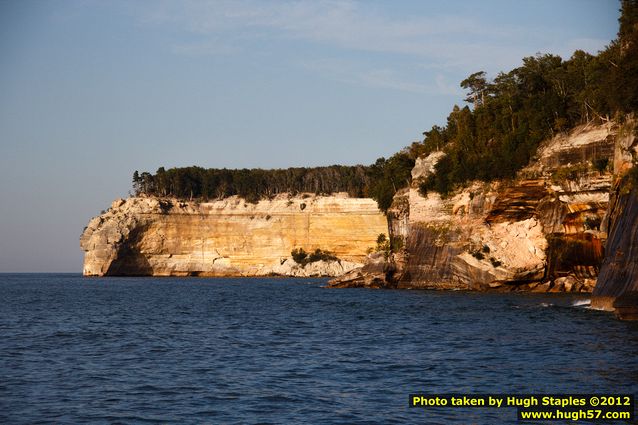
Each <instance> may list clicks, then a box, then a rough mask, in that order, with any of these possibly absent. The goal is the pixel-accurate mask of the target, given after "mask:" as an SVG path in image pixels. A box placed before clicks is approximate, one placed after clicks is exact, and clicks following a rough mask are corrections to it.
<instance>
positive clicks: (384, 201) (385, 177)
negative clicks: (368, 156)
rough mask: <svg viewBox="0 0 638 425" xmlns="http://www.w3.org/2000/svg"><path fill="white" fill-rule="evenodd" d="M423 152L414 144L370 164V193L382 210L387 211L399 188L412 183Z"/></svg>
mask: <svg viewBox="0 0 638 425" xmlns="http://www.w3.org/2000/svg"><path fill="white" fill-rule="evenodd" d="M419 145H420V144H419ZM420 146H421V145H420ZM421 152H422V150H421V149H418V148H417V146H415V145H413V146H412V147H411V148H406V149H404V150H402V151H401V152H399V153H396V154H394V155H393V156H391V157H390V158H389V159H387V160H386V159H385V158H379V159H377V161H376V162H375V163H374V164H373V165H371V166H370V172H369V176H370V178H371V180H370V189H369V195H370V197H372V198H373V199H375V200H376V201H377V204H378V205H379V209H380V210H382V211H384V212H385V211H387V210H388V208H390V205H392V199H393V196H394V194H395V193H396V192H397V190H399V189H401V188H404V187H406V186H408V185H409V184H410V180H411V178H412V168H414V162H415V160H416V158H417V155H419V154H420V153H421Z"/></svg>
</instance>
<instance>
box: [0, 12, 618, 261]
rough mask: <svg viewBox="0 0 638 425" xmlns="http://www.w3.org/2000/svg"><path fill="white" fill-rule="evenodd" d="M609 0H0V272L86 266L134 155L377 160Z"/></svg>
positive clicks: (308, 162)
mask: <svg viewBox="0 0 638 425" xmlns="http://www.w3.org/2000/svg"><path fill="white" fill-rule="evenodd" d="M618 9H619V3H618V2H617V1H615V0H534V1H523V0H517V1H512V0H503V1H496V0H495V1H475V0H472V1H427V2H426V1H420V0H415V1H370V0H366V1H321V0H307V1H306V0H300V1H268V0H246V1H243V0H237V1H159V0H158V1H150V0H149V1H130V2H125V1H97V0H87V1H65V0H61V1H48V2H47V1H30V0H13V1H11V0H9V1H7V0H4V1H0V272H11V271H72V272H80V271H81V265H82V252H81V251H80V248H79V242H78V238H79V235H80V233H81V232H82V229H83V227H84V226H85V225H86V223H87V222H88V220H89V219H90V218H91V217H92V216H94V215H97V214H98V213H99V212H100V210H102V209H106V208H107V207H108V206H109V205H110V202H111V201H112V200H113V199H115V198H117V197H124V196H126V195H127V193H128V191H129V190H130V181H131V175H132V173H133V171H134V170H136V169H137V170H140V171H143V170H145V171H155V170H156V169H157V168H158V167H159V166H165V167H167V168H168V167H174V166H188V165H200V166H204V167H229V168H236V167H239V168H244V167H247V168H251V167H261V168H278V167H289V166H315V165H329V164H335V163H339V164H356V163H363V164H369V163H372V162H373V161H374V160H375V159H376V158H378V157H381V156H386V157H387V156H389V155H391V154H393V153H394V152H396V151H398V150H399V149H401V148H402V147H403V146H406V145H408V144H410V143H411V142H413V141H415V140H419V139H420V137H421V133H422V132H423V131H424V130H427V129H429V128H430V127H431V126H432V125H433V124H443V123H444V122H445V117H446V116H447V114H448V112H449V111H450V109H451V107H452V106H453V105H454V104H455V103H459V104H460V103H462V98H463V93H462V91H461V89H460V88H459V86H458V83H459V82H460V81H461V80H462V79H464V78H465V77H466V76H468V75H469V74H470V73H472V72H475V71H479V70H484V71H487V72H488V75H489V76H492V77H493V76H494V75H495V74H496V73H497V72H498V71H508V70H510V69H512V68H514V67H516V66H518V65H519V64H520V63H521V58H523V57H524V56H530V55H534V54H535V53H537V52H542V53H554V54H559V55H561V56H563V57H564V58H567V57H569V56H570V55H571V53H572V52H573V51H574V50H576V49H582V50H586V51H589V52H591V53H595V52H597V51H598V50H600V49H602V48H604V46H605V45H607V44H608V43H609V42H610V41H611V40H612V39H613V38H614V37H615V34H616V31H617V19H618Z"/></svg>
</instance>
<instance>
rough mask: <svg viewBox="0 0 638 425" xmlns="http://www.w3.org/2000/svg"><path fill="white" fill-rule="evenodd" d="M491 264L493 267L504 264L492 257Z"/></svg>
mask: <svg viewBox="0 0 638 425" xmlns="http://www.w3.org/2000/svg"><path fill="white" fill-rule="evenodd" d="M490 263H492V266H493V267H499V266H500V265H502V264H503V263H501V262H500V261H498V260H497V259H496V258H494V257H490Z"/></svg>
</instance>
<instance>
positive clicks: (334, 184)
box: [133, 0, 638, 212]
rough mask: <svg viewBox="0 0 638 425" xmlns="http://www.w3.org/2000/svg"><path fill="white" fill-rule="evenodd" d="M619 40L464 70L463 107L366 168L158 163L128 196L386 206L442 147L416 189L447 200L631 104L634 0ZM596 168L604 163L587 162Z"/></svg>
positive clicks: (625, 10)
mask: <svg viewBox="0 0 638 425" xmlns="http://www.w3.org/2000/svg"><path fill="white" fill-rule="evenodd" d="M619 24H620V28H619V32H618V38H617V40H615V41H613V42H612V43H610V45H609V46H608V47H607V48H606V49H605V50H604V51H602V52H600V53H598V54H597V55H591V54H589V53H586V52H584V51H581V50H578V51H576V52H574V54H573V55H572V56H571V58H569V59H567V60H563V59H562V58H561V57H559V56H556V55H551V54H537V55H536V56H530V57H526V58H523V61H522V62H523V63H522V65H521V66H520V67H518V68H515V69H513V70H511V71H509V72H501V73H499V74H498V75H496V77H494V78H493V79H491V80H490V79H488V78H487V76H486V74H485V72H483V71H478V72H474V73H472V74H471V75H470V76H469V77H468V78H466V79H465V80H463V81H462V82H461V83H460V85H461V87H463V88H464V89H466V90H467V97H466V99H465V101H466V102H469V103H471V104H472V109H470V107H469V106H465V107H462V108H461V107H459V106H455V107H454V108H453V109H452V111H451V112H450V114H449V116H448V118H447V123H446V125H444V126H438V125H435V126H433V127H432V128H431V129H430V130H429V131H425V132H424V133H423V136H424V138H423V141H422V142H415V143H412V145H410V146H409V147H407V148H405V149H403V150H402V151H400V152H398V153H396V154H395V155H393V156H391V157H390V158H388V159H385V158H379V159H378V160H377V161H376V162H375V163H374V164H372V165H370V166H367V167H366V166H361V165H358V166H354V167H346V166H338V165H333V166H329V167H316V168H288V169H281V170H261V169H252V170H248V169H243V170H228V169H203V168H200V167H184V168H171V169H169V170H165V169H164V168H163V167H161V168H159V169H158V170H157V172H156V173H155V174H150V173H148V172H142V173H139V172H137V171H136V172H135V173H134V175H133V191H134V192H135V193H136V194H141V193H145V194H149V195H155V196H174V197H177V198H190V199H192V198H196V199H204V200H205V199H211V198H213V199H215V198H217V199H221V198H224V197H227V196H232V195H239V196H241V197H243V198H245V199H246V200H247V201H248V202H257V201H258V200H259V199H262V198H271V197H273V196H275V195H277V194H279V193H284V192H287V193H292V194H296V193H302V192H310V193H316V194H321V193H325V194H329V193H332V192H348V194H349V195H350V196H354V197H372V198H374V199H375V200H376V201H377V204H378V206H379V208H380V209H381V210H382V211H385V212H387V210H388V208H390V206H391V205H392V201H393V196H394V194H395V193H396V192H397V191H398V190H400V189H401V188H404V187H406V186H408V185H409V184H410V181H411V170H412V168H413V167H414V163H415V160H416V158H418V157H422V156H425V155H427V154H429V153H431V152H433V151H439V150H442V151H443V152H445V154H446V156H445V157H443V158H442V159H441V160H440V161H439V162H438V164H437V165H436V172H435V174H434V175H432V176H430V177H429V178H427V179H426V180H425V181H424V182H422V183H421V184H420V186H419V190H420V192H421V193H422V194H423V195H426V194H427V192H428V191H431V190H434V191H436V192H439V193H440V194H442V195H443V196H446V195H447V194H448V193H450V192H451V191H452V190H454V188H455V187H457V186H459V185H463V184H466V183H467V182H469V181H472V180H482V181H486V182H487V181H491V180H494V179H509V178H514V177H515V176H516V173H517V172H518V171H519V170H520V169H521V168H522V167H524V166H525V165H527V164H528V163H529V161H530V159H531V158H532V156H533V155H534V153H535V152H536V150H537V148H538V145H539V143H540V142H541V141H542V140H543V139H546V138H548V137H551V136H554V135H555V134H556V133H557V132H562V131H565V130H567V129H569V128H571V127H574V126H576V125H578V124H581V123H585V122H590V121H593V120H598V121H601V120H607V119H608V118H609V117H610V116H611V117H613V116H615V115H616V114H617V113H629V112H635V111H636V110H638V1H636V0H623V1H622V2H621V17H620V20H619ZM593 166H594V168H595V169H597V170H599V171H602V170H604V169H605V168H606V167H607V164H604V163H603V162H602V161H601V162H597V163H594V164H593ZM580 171H581V170H566V171H564V173H567V174H565V175H558V176H555V177H556V178H558V179H563V178H566V179H574V178H577V177H578V175H577V173H578V172H580Z"/></svg>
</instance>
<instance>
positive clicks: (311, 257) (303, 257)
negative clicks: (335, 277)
mask: <svg viewBox="0 0 638 425" xmlns="http://www.w3.org/2000/svg"><path fill="white" fill-rule="evenodd" d="M290 255H291V256H292V259H293V260H294V261H295V263H297V264H301V265H303V266H305V265H306V264H309V263H314V262H317V261H337V260H339V259H338V258H337V257H336V256H335V255H334V254H333V253H332V252H330V251H324V250H321V249H319V248H317V249H315V250H314V252H312V253H310V254H308V253H307V252H306V251H304V249H303V248H295V249H293V250H292V251H291V252H290Z"/></svg>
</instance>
